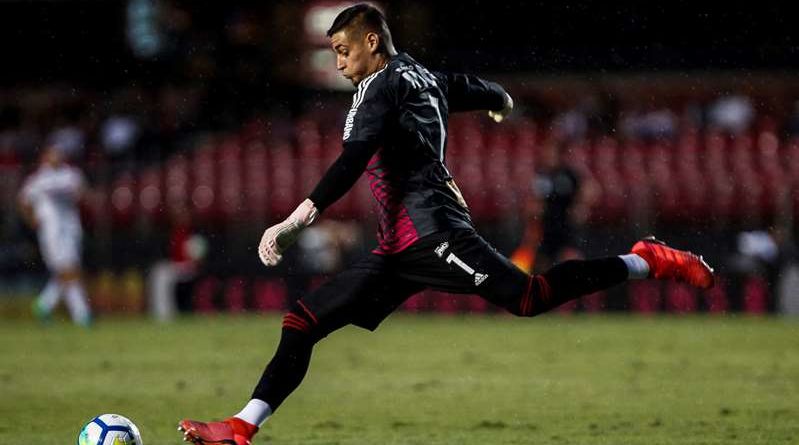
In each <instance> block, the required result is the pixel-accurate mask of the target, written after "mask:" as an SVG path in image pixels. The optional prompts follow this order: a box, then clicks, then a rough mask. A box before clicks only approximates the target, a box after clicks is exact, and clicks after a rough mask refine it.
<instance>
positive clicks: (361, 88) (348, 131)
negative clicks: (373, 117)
mask: <svg viewBox="0 0 799 445" xmlns="http://www.w3.org/2000/svg"><path fill="white" fill-rule="evenodd" d="M386 67H388V65H386V66H385V67H383V69H381V70H380V71H377V72H375V73H373V74H372V75H370V76H369V77H367V78H366V79H363V80H362V81H361V82H360V83H358V91H356V92H355V94H353V95H352V107H350V111H349V113H347V118H346V119H345V120H344V137H343V139H344V140H345V141H346V140H347V139H349V138H350V136H351V135H352V129H353V127H354V126H355V114H356V113H357V112H358V107H359V106H361V103H363V99H364V97H366V89H367V88H369V85H371V84H372V81H374V80H375V78H376V77H377V75H378V74H380V73H382V72H383V70H385V69H386Z"/></svg>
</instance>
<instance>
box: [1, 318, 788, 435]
mask: <svg viewBox="0 0 799 445" xmlns="http://www.w3.org/2000/svg"><path fill="white" fill-rule="evenodd" d="M279 326H280V318H279V317H277V316H271V317H258V316H218V317H197V318H189V319H183V320H180V321H178V322H176V323H173V324H157V323H153V322H149V321H144V320H136V319H124V318H123V319H103V320H101V321H100V322H99V323H98V324H97V325H96V326H95V327H94V328H93V329H91V330H83V329H80V328H76V327H73V326H71V325H69V324H68V323H66V322H57V323H55V324H53V325H51V326H49V327H42V326H39V325H37V324H34V323H33V322H32V321H25V320H19V321H8V320H4V321H2V323H0V357H2V359H0V444H16V443H25V444H37V445H49V444H52V445H56V444H57V445H64V444H73V443H75V441H76V436H77V433H78V430H79V429H80V427H81V425H82V424H83V423H84V422H86V421H88V420H90V419H91V418H92V417H93V416H95V415H97V414H101V413H105V412H115V413H119V414H123V415H125V416H128V417H130V418H131V419H133V420H134V421H135V422H136V423H137V424H138V426H139V427H140V429H141V431H142V435H143V439H144V443H145V445H164V444H179V443H182V442H181V436H180V434H179V433H178V432H177V431H176V425H177V421H178V420H179V419H180V418H181V417H192V418H198V419H213V418H220V417H224V416H228V415H231V414H233V413H235V412H236V411H237V410H238V409H239V408H240V407H241V406H242V405H243V404H244V403H245V402H246V401H247V400H248V398H249V394H250V391H251V389H252V387H253V386H254V384H255V383H256V381H257V379H258V377H259V376H260V373H261V370H262V369H263V366H264V365H265V363H266V362H267V360H268V359H269V358H270V357H271V354H272V351H273V350H274V347H275V346H276V343H277V339H278V335H279ZM797 419H799V320H788V319H780V318H746V317H685V318H677V317H653V318H646V317H634V316H560V315H550V316H544V317H539V318H535V319H515V318H512V317H504V316H495V317H447V316H429V315H402V314H398V315H395V316H393V317H391V318H389V319H388V320H387V321H386V322H385V323H384V325H383V326H382V327H381V328H380V329H379V330H378V331H377V332H376V333H368V332H366V331H362V330H359V329H356V328H346V329H344V330H342V331H339V332H336V333H334V334H333V335H331V336H330V337H329V338H327V339H325V340H324V341H322V342H321V343H320V344H319V345H318V346H317V348H316V353H315V356H314V360H313V362H312V364H311V369H310V372H309V375H308V377H307V378H306V380H305V382H304V384H303V385H302V386H301V387H300V389H299V390H298V391H297V392H295V393H294V394H293V395H292V396H291V397H289V399H288V400H287V401H286V403H285V404H284V406H283V407H282V408H281V409H280V410H279V411H278V412H277V414H276V415H275V416H274V417H273V418H272V419H270V421H269V422H267V424H266V425H265V427H264V428H263V431H262V433H261V434H260V435H259V436H257V438H256V440H255V443H254V445H259V444H274V445H283V444H316V445H322V444H328V445H333V444H340V445H345V444H352V445H355V444H358V445H362V444H381V445H382V444H414V445H415V444H418V445H430V444H459V445H463V444H465V445H470V444H474V445H478V444H479V445H484V444H492V445H493V444H642V445H643V444H646V445H652V444H725V445H727V444H742V445H744V444H745V445H752V444H798V443H799V420H797Z"/></svg>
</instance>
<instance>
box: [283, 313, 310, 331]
mask: <svg viewBox="0 0 799 445" xmlns="http://www.w3.org/2000/svg"><path fill="white" fill-rule="evenodd" d="M283 327H284V328H291V329H296V330H298V331H302V332H308V331H310V330H311V327H310V326H308V322H307V321H305V320H303V319H302V318H300V317H299V316H298V315H295V314H292V313H291V312H289V313H288V314H286V316H285V317H283Z"/></svg>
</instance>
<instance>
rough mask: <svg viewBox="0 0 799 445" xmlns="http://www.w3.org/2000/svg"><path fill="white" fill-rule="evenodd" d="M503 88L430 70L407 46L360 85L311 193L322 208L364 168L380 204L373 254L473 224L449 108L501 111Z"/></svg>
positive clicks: (466, 76)
mask: <svg viewBox="0 0 799 445" xmlns="http://www.w3.org/2000/svg"><path fill="white" fill-rule="evenodd" d="M504 101H505V91H504V90H503V89H502V87H500V86H499V85H498V84H496V83H493V82H487V81H484V80H482V79H480V78H478V77H476V76H472V75H467V74H445V73H437V72H436V73H433V72H430V71H428V70H427V69H426V68H425V67H423V66H422V65H420V64H419V63H417V62H416V61H415V60H414V59H413V58H411V57H410V56H409V55H407V54H405V53H400V54H397V55H396V56H394V57H392V58H391V59H390V60H389V62H388V63H387V64H386V66H385V67H384V68H382V69H381V70H379V71H377V72H375V73H373V74H371V75H370V76H368V77H366V78H365V79H363V80H362V81H361V82H360V83H359V84H358V90H357V91H356V92H355V94H354V96H353V101H352V107H351V108H350V110H349V112H348V113H347V117H346V120H345V124H344V135H343V139H344V142H343V145H344V151H343V152H342V154H341V156H339V158H338V159H337V160H336V162H335V163H334V164H333V165H332V166H331V167H330V169H329V170H328V171H327V173H326V174H325V176H324V177H323V178H322V180H321V181H320V182H319V184H318V185H317V186H316V188H315V189H314V191H313V192H312V193H311V195H310V197H309V198H310V199H311V201H313V202H314V203H315V204H316V206H317V207H318V208H319V209H320V210H323V209H325V208H326V207H328V206H329V205H330V204H332V203H333V202H335V201H336V200H337V199H338V198H340V197H341V196H342V195H343V194H344V193H346V192H347V190H349V189H350V188H351V187H352V185H353V184H354V183H355V182H356V181H357V179H358V177H360V175H361V173H363V171H364V170H365V171H366V172H367V174H368V176H369V184H370V187H371V189H372V194H373V195H374V197H375V199H376V200H377V204H378V233H377V235H378V243H379V246H378V248H377V249H375V253H380V254H392V253H397V252H400V251H402V250H404V249H405V248H407V247H408V246H410V245H411V244H413V243H414V242H415V241H416V240H418V239H419V238H421V237H424V236H426V235H429V234H432V233H435V232H439V231H444V230H451V229H462V228H471V227H473V226H472V220H471V217H470V215H469V210H468V207H467V206H466V202H465V201H464V199H463V196H462V195H461V193H460V191H459V190H458V188H457V186H456V185H455V182H454V181H453V178H452V175H450V173H449V171H448V170H447V167H446V164H445V161H446V147H447V119H448V116H449V113H450V112H457V111H472V110H501V109H502V108H503V107H504Z"/></svg>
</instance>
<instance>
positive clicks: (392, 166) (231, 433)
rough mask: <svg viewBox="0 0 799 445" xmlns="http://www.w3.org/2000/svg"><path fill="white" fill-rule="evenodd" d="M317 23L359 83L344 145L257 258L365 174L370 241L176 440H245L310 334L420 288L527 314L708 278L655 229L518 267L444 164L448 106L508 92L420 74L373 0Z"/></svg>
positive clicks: (499, 103) (385, 307) (288, 387)
mask: <svg viewBox="0 0 799 445" xmlns="http://www.w3.org/2000/svg"><path fill="white" fill-rule="evenodd" d="M327 34H328V36H329V37H330V44H331V48H332V50H333V51H334V52H335V53H336V67H337V69H338V70H339V71H340V72H341V74H342V75H343V76H344V77H346V78H347V79H349V80H350V81H351V82H352V83H353V85H355V86H357V91H356V92H355V94H354V96H353V101H352V107H351V108H350V110H349V112H348V113H347V115H346V120H345V124H344V132H343V151H342V153H341V155H340V156H339V158H338V159H337V160H336V161H335V162H334V163H333V165H332V166H331V167H330V168H329V170H328V171H327V172H326V173H325V175H324V177H322V179H321V180H320V182H319V183H318V185H317V186H316V188H315V189H314V190H313V191H312V192H311V194H310V195H309V197H308V199H306V200H305V201H303V202H302V203H301V204H300V205H299V207H297V209H296V210H295V211H294V212H293V213H292V214H291V215H290V216H289V217H288V218H287V219H286V220H285V221H283V222H281V223H279V224H277V225H275V226H273V227H270V228H268V229H267V230H266V232H265V233H264V235H263V238H262V239H261V244H260V246H259V254H260V257H261V260H262V261H263V262H264V264H266V265H267V266H274V265H275V264H278V262H280V260H281V255H282V254H283V252H284V251H285V250H286V249H287V248H288V247H289V246H290V245H291V244H292V243H293V242H294V240H295V239H296V238H297V236H298V234H299V232H300V231H301V230H302V229H304V228H305V227H307V226H308V225H310V224H312V223H313V222H314V220H316V219H317V218H318V217H319V215H320V213H322V212H323V211H324V210H325V209H326V208H327V207H329V206H330V205H331V204H333V203H334V202H336V200H338V199H339V198H340V197H341V196H342V195H344V194H345V193H346V192H347V191H348V190H349V189H350V188H351V187H352V185H353V184H355V182H356V181H357V179H358V178H359V177H360V175H361V174H362V173H363V172H364V171H365V172H366V174H367V175H368V178H369V182H370V186H371V189H372V193H373V195H374V197H375V199H376V200H377V206H378V209H379V217H378V218H379V219H378V233H377V238H378V245H377V247H376V248H375V249H374V251H373V252H371V254H369V255H367V256H366V257H365V258H363V259H362V260H360V261H359V262H357V263H356V264H354V265H353V266H351V267H350V268H349V269H348V270H345V271H344V272H342V273H340V274H339V275H337V276H336V277H334V278H333V279H331V280H330V281H329V282H328V283H326V284H324V285H323V286H321V287H320V288H319V289H318V290H316V291H315V292H314V293H312V294H310V295H308V296H305V297H302V298H300V299H298V300H297V301H295V302H294V303H293V304H292V305H291V307H290V309H289V311H288V313H287V314H286V316H285V318H284V319H283V329H282V335H281V338H280V343H279V344H278V347H277V351H276V352H275V355H274V357H273V358H272V360H271V361H270V362H269V364H268V365H267V366H266V369H265V370H264V372H263V376H262V377H261V379H260V381H259V382H258V384H257V385H256V387H255V390H254V392H253V394H252V398H251V400H250V401H249V402H248V403H247V404H246V405H245V406H244V407H243V409H242V410H241V411H240V412H239V413H237V414H235V415H234V416H232V417H230V418H228V419H226V420H224V421H221V422H209V423H205V422H198V421H192V420H182V421H181V422H180V425H179V429H180V430H181V431H183V432H184V439H185V440H187V441H192V442H195V443H197V444H231V445H232V444H237V445H244V444H249V443H250V440H251V438H252V436H253V435H254V434H255V433H256V432H257V431H258V428H259V427H260V426H261V425H262V424H263V423H264V422H265V421H266V419H267V418H268V417H269V416H270V415H272V413H274V412H275V410H277V409H278V408H279V407H280V405H281V404H282V403H283V401H284V400H285V399H286V397H288V395H289V394H291V392H292V391H294V390H295V389H296V388H297V387H298V386H299V384H300V383H301V381H302V380H303V378H304V376H305V374H306V372H307V370H308V365H309V363H310V360H311V354H312V350H313V347H314V345H315V344H316V343H317V342H319V341H320V340H321V339H323V338H324V337H326V336H327V335H328V334H330V333H332V332H333V331H335V330H337V329H339V328H341V327H343V326H346V325H348V324H354V325H356V326H360V327H362V328H366V329H369V330H375V329H376V328H377V327H378V325H379V324H380V322H381V321H382V320H383V319H385V318H386V317H387V316H388V315H389V314H391V312H392V311H394V310H395V309H396V308H397V307H399V306H400V305H401V304H402V303H403V302H404V301H405V300H406V299H408V298H409V297H410V296H412V295H414V294H415V293H417V292H419V291H421V290H424V289H436V290H440V291H445V292H452V293H461V294H477V295H479V296H481V297H483V298H485V299H486V300H488V301H489V302H491V303H493V304H495V305H498V306H501V307H503V308H505V309H506V310H508V311H509V312H511V313H513V314H515V315H519V316H525V317H531V316H534V315H537V314H540V313H542V312H546V311H548V310H550V309H552V308H554V307H556V306H558V305H560V304H562V303H564V302H566V301H568V300H571V299H574V298H577V297H580V296H581V295H586V294H590V293H592V292H595V291H598V290H601V289H605V288H608V287H610V286H613V285H616V284H619V283H622V282H624V281H626V280H628V279H644V278H663V279H676V280H679V281H683V282H687V283H689V284H691V285H694V286H697V287H701V288H707V287H710V286H712V285H713V274H712V270H711V269H710V268H709V267H708V266H707V264H705V263H704V261H702V259H701V258H700V257H698V256H696V255H693V254H691V253H689V252H684V251H680V250H676V249H672V248H669V247H667V246H665V245H664V244H662V243H660V242H657V241H655V240H654V239H648V240H642V241H640V242H638V243H637V244H635V245H634V246H633V249H632V252H631V253H629V254H626V255H621V256H616V257H610V258H601V259H593V260H585V261H577V260H573V261H566V262H564V263H561V264H558V265H556V266H554V267H552V268H551V269H549V270H548V271H547V272H545V273H543V274H540V275H528V274H526V273H525V272H522V271H521V270H519V269H518V268H516V267H515V266H514V265H513V264H511V263H510V261H509V260H508V259H506V258H505V257H503V256H502V255H500V254H499V253H498V252H497V251H496V249H494V248H493V247H492V246H491V245H489V244H488V243H487V242H486V241H485V240H483V238H481V237H480V235H478V234H477V233H476V232H475V229H474V226H473V224H472V220H471V217H470V215H469V209H468V207H467V205H466V202H465V201H464V199H463V196H461V193H460V191H459V190H458V187H457V186H456V185H455V182H454V180H453V178H452V175H450V173H449V171H448V170H447V167H446V147H447V118H448V116H449V114H450V113H452V112H460V111H472V110H489V114H490V115H491V116H492V117H493V118H494V119H495V120H496V121H497V122H499V121H501V120H502V119H503V118H504V117H505V116H506V115H507V114H508V113H509V112H510V111H511V109H512V108H513V101H512V100H511V97H510V95H508V93H507V92H506V91H505V90H504V89H503V88H502V87H501V86H499V85H498V84H496V83H493V82H488V81H485V80H482V79H480V78H478V77H475V76H472V75H466V74H445V73H438V72H431V71H429V70H427V69H426V68H425V67H424V66H422V65H420V64H419V63H417V62H416V61H415V60H414V59H413V58H411V57H410V56H409V55H407V54H405V53H398V52H397V51H396V50H395V49H394V45H393V44H392V40H391V34H390V32H389V29H388V26H387V25H386V21H385V18H384V17H383V15H382V14H381V13H380V12H379V11H378V10H377V9H375V8H374V7H372V6H369V5H365V4H359V5H355V6H352V7H350V8H347V9H345V10H344V11H343V12H341V13H340V14H339V15H338V16H337V17H336V18H335V20H334V21H333V24H332V26H331V28H330V30H329V31H328V33H327ZM530 174H531V175H532V174H533V172H530Z"/></svg>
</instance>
